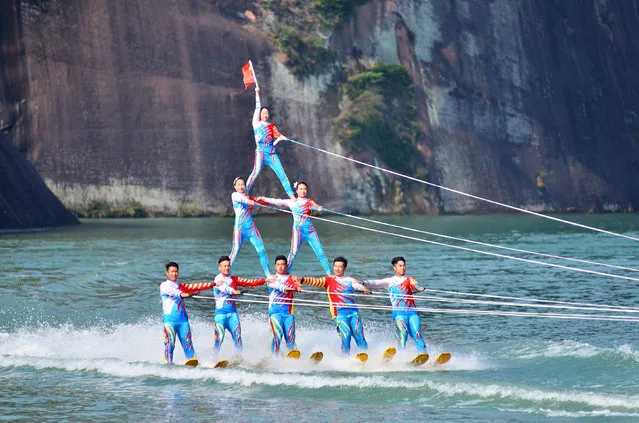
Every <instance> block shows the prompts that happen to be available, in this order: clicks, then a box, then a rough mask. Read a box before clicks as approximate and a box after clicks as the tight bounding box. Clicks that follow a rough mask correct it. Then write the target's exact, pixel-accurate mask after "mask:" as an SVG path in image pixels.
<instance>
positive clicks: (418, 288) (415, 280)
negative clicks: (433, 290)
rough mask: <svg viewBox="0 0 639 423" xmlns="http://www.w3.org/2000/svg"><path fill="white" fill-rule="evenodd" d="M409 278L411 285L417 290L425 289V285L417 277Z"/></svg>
mask: <svg viewBox="0 0 639 423" xmlns="http://www.w3.org/2000/svg"><path fill="white" fill-rule="evenodd" d="M408 279H409V280H410V285H411V286H412V287H413V289H414V290H415V291H417V292H422V291H423V290H424V289H425V288H424V287H423V286H421V285H420V284H419V282H417V279H415V278H413V277H409V278H408Z"/></svg>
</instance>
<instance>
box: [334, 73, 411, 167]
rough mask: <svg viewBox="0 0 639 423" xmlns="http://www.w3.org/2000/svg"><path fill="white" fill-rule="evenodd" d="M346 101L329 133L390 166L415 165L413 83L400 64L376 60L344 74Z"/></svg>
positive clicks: (347, 146)
mask: <svg viewBox="0 0 639 423" xmlns="http://www.w3.org/2000/svg"><path fill="white" fill-rule="evenodd" d="M344 91H345V93H346V103H345V105H344V110H343V111H342V113H341V114H340V115H339V116H338V117H337V118H336V119H335V120H334V121H333V126H332V131H333V137H334V138H335V139H337V140H340V142H341V144H342V145H343V146H344V147H345V148H347V149H349V150H352V151H360V152H361V151H367V150H372V151H374V152H375V153H377V155H378V156H379V157H380V158H381V159H382V160H384V162H386V164H387V165H388V166H389V167H391V168H392V169H397V170H398V171H401V172H405V171H408V170H412V169H414V167H415V157H416V156H417V155H418V151H417V147H416V142H417V137H418V136H419V127H418V125H417V123H416V110H417V109H416V106H415V87H414V85H413V82H412V80H411V78H410V75H409V74H408V71H406V69H404V68H403V67H401V66H396V65H386V64H383V63H378V64H376V65H375V66H373V67H372V68H370V69H369V70H367V71H365V72H362V73H360V74H357V75H355V76H352V77H350V78H348V81H347V83H346V85H345V86H344Z"/></svg>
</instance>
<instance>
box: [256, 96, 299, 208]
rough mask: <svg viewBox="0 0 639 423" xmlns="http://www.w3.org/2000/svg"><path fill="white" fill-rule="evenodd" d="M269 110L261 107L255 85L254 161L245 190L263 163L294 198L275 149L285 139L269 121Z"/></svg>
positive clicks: (258, 172)
mask: <svg viewBox="0 0 639 423" xmlns="http://www.w3.org/2000/svg"><path fill="white" fill-rule="evenodd" d="M268 118H269V110H268V108H267V107H261V103H260V89H259V88H258V87H257V86H256V87H255V112H254V113H253V134H254V135H255V144H256V148H255V162H254V163H253V171H252V172H251V174H250V175H249V177H248V179H247V181H246V191H248V192H250V191H251V188H252V187H253V184H254V183H255V180H256V179H257V176H258V175H259V174H260V171H261V170H262V166H263V165H267V166H268V167H270V168H271V169H273V171H274V172H275V174H276V175H277V177H278V178H279V180H280V183H281V184H282V186H283V187H284V191H286V194H287V195H288V196H289V197H290V198H291V199H295V196H294V195H293V189H292V188H291V183H290V182H289V180H288V177H287V176H286V173H285V172H284V169H283V168H282V163H281V162H280V158H279V156H278V155H277V151H275V145H276V144H277V143H278V142H280V141H281V140H285V139H287V138H286V137H285V136H284V135H282V134H280V132H279V131H278V130H277V128H276V127H275V125H273V124H272V123H269V121H268Z"/></svg>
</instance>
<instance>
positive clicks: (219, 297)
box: [213, 256, 266, 357]
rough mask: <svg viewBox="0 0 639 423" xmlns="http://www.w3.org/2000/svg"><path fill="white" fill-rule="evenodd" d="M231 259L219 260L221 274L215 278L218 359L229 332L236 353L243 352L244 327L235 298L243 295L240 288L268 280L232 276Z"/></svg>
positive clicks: (216, 349) (216, 347)
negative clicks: (226, 334) (241, 323)
mask: <svg viewBox="0 0 639 423" xmlns="http://www.w3.org/2000/svg"><path fill="white" fill-rule="evenodd" d="M230 261H231V259H230V258H229V257H228V256H222V257H220V259H219V260H218V270H219V271H220V273H219V274H218V275H217V276H216V277H215V281H214V282H215V284H216V286H215V288H214V290H213V292H214V296H215V344H214V347H213V356H214V357H217V356H218V354H219V352H220V348H221V347H222V342H224V334H225V333H226V331H227V330H228V331H229V333H230V334H231V337H232V338H233V342H234V343H235V352H237V353H240V352H241V351H242V346H243V344H242V327H241V326H240V318H239V317H238V314H237V309H236V308H235V296H236V295H239V294H241V292H240V291H239V290H238V289H237V288H238V287H254V286H260V285H264V283H265V282H266V279H264V278H262V279H247V278H241V277H238V276H231V262H230Z"/></svg>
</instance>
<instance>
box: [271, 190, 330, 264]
mask: <svg viewBox="0 0 639 423" xmlns="http://www.w3.org/2000/svg"><path fill="white" fill-rule="evenodd" d="M264 202H265V203H270V204H274V205H276V206H285V207H288V208H289V209H290V210H291V212H293V231H292V235H291V252H290V253H289V254H288V270H287V272H290V271H291V269H293V262H294V261H295V256H297V253H298V251H299V249H300V247H301V245H302V244H303V243H304V241H306V242H308V244H309V245H310V246H311V248H312V249H313V252H314V253H315V255H316V256H317V258H318V260H319V262H320V264H321V265H322V267H323V268H324V271H325V272H326V274H327V275H330V274H331V267H330V266H329V264H328V259H327V258H326V254H324V249H323V248H322V243H321V242H320V239H319V235H317V230H315V226H313V221H312V220H311V204H312V203H313V199H312V198H297V199H296V200H289V199H286V200H283V199H276V198H265V199H264Z"/></svg>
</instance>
